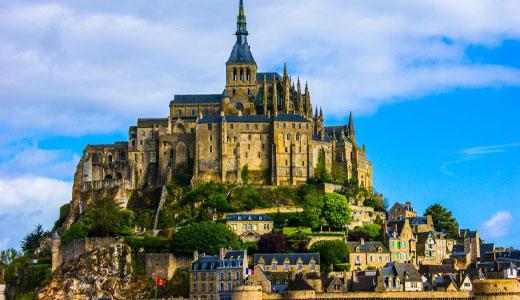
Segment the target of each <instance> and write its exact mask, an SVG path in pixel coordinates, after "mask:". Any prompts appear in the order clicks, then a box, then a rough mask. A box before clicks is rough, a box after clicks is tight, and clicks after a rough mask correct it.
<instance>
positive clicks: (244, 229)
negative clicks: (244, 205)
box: [226, 214, 274, 242]
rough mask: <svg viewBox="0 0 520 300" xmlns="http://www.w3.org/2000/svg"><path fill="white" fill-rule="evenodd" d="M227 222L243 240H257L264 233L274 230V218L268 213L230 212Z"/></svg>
mask: <svg viewBox="0 0 520 300" xmlns="http://www.w3.org/2000/svg"><path fill="white" fill-rule="evenodd" d="M226 224H228V225H229V226H230V227H231V229H233V231H234V232H235V233H236V234H237V235H238V237H239V238H240V240H241V241H242V242H256V241H258V240H259V239H260V236H261V235H262V234H266V233H271V232H272V231H273V226H274V222H273V219H272V218H271V217H270V216H269V215H266V214H229V215H227V217H226Z"/></svg>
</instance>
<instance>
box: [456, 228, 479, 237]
mask: <svg viewBox="0 0 520 300" xmlns="http://www.w3.org/2000/svg"><path fill="white" fill-rule="evenodd" d="M464 236H465V237H466V238H471V239H474V238H476V237H477V231H476V230H475V231H473V230H469V229H460V230H459V237H461V238H462V237H464Z"/></svg>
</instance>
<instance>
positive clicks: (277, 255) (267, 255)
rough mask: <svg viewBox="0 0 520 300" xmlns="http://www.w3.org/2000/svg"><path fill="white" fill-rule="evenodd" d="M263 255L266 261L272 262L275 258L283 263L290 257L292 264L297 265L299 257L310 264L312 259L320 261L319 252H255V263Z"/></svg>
mask: <svg viewBox="0 0 520 300" xmlns="http://www.w3.org/2000/svg"><path fill="white" fill-rule="evenodd" d="M262 257H263V258H264V261H265V262H266V263H271V261H272V260H273V259H276V261H277V262H278V263H279V264H281V263H283V262H284V261H285V259H289V262H290V263H291V265H295V264H296V262H297V261H298V259H299V258H300V259H301V260H302V263H303V264H308V263H309V262H310V261H311V259H314V262H315V263H316V264H319V263H320V254H319V253H255V256H254V259H253V260H254V262H255V265H257V264H258V261H259V260H260V258H262Z"/></svg>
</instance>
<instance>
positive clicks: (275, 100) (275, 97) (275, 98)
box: [273, 76, 278, 116]
mask: <svg viewBox="0 0 520 300" xmlns="http://www.w3.org/2000/svg"><path fill="white" fill-rule="evenodd" d="M276 84H277V83H276V76H274V78H273V113H274V115H275V116H276V115H278V91H277V90H276Z"/></svg>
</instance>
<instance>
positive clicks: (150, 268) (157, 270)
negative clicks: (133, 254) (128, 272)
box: [137, 253, 193, 279]
mask: <svg viewBox="0 0 520 300" xmlns="http://www.w3.org/2000/svg"><path fill="white" fill-rule="evenodd" d="M192 260H193V259H192V258H190V257H181V256H175V255H173V254H171V253H139V254H138V255H137V261H138V262H139V264H140V265H141V266H142V267H144V269H145V271H146V272H147V273H148V274H149V275H150V276H151V277H152V278H158V277H160V278H166V279H170V278H172V276H173V274H174V273H175V271H176V270H177V269H182V268H189V267H190V265H191V262H192Z"/></svg>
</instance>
